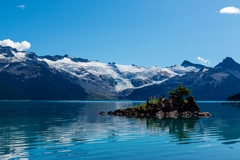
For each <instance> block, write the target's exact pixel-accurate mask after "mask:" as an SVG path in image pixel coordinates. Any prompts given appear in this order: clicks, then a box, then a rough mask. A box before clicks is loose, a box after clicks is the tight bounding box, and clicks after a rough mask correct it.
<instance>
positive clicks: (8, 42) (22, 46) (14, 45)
mask: <svg viewBox="0 0 240 160" xmlns="http://www.w3.org/2000/svg"><path fill="white" fill-rule="evenodd" d="M0 45H1V46H3V47H4V46H10V47H12V48H16V49H17V50H19V51H23V50H26V49H29V48H30V47H31V44H30V43H29V42H27V41H22V42H21V43H19V42H13V41H12V40H10V39H5V40H3V41H0Z"/></svg>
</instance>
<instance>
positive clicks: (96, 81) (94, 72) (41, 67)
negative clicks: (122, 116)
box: [0, 46, 240, 100]
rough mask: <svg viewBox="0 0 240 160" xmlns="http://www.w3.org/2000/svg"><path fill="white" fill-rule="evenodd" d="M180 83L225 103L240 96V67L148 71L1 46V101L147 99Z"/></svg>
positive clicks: (234, 64) (204, 97)
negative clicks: (236, 95)
mask: <svg viewBox="0 0 240 160" xmlns="http://www.w3.org/2000/svg"><path fill="white" fill-rule="evenodd" d="M180 83H181V84H182V85H183V86H186V87H187V88H189V89H190V90H191V91H192V94H193V95H194V97H195V98H196V100H226V99H227V97H228V96H230V95H233V94H237V93H239V92H240V85H239V84H240V64H238V63H237V62H235V61H234V60H233V59H232V58H230V57H227V58H225V59H224V60H223V61H222V62H220V63H219V64H218V65H216V66H215V67H206V66H204V65H202V64H194V63H191V62H189V61H186V60H185V61H184V62H183V63H182V64H181V66H177V65H175V66H172V67H166V68H158V67H156V66H152V67H149V68H145V67H142V66H137V65H120V64H115V63H114V62H112V63H110V62H109V63H101V62H98V61H90V60H88V59H83V58H75V57H71V56H69V55H64V56H60V55H55V56H50V55H46V56H37V55H36V54H35V53H33V52H26V51H18V50H16V49H15V48H11V47H2V46H0V99H2V100H145V99H147V98H148V97H150V96H154V95H167V91H169V90H171V89H172V88H175V87H176V86H178V84H180Z"/></svg>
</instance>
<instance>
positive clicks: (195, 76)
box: [127, 57, 240, 101]
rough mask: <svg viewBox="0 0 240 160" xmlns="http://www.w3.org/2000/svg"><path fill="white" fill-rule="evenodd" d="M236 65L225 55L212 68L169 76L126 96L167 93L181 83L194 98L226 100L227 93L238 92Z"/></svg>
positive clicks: (143, 97)
mask: <svg viewBox="0 0 240 160" xmlns="http://www.w3.org/2000/svg"><path fill="white" fill-rule="evenodd" d="M232 64H233V65H232ZM238 66H239V64H238V63H237V62H235V61H234V60H233V59H232V58H230V57H227V58H226V59H224V60H223V62H221V63H219V64H218V65H216V66H215V67H214V68H210V67H208V68H207V67H205V68H202V69H201V70H199V71H198V72H188V73H186V74H184V75H182V76H175V77H172V78H169V79H168V80H167V81H165V82H163V83H161V84H159V85H153V86H149V87H144V88H141V89H136V90H134V91H133V92H132V93H131V94H129V96H128V97H127V98H128V99H134V100H139V99H147V98H148V97H149V96H151V95H158V94H160V95H167V91H169V90H171V89H172V88H176V87H177V85H178V84H182V85H183V86H186V87H187V88H188V89H190V90H191V91H192V94H193V95H194V97H195V98H196V100H206V101H214V100H227V98H228V96H229V95H233V94H236V93H239V92H240V76H239V75H240V70H239V68H238ZM140 93H141V94H140Z"/></svg>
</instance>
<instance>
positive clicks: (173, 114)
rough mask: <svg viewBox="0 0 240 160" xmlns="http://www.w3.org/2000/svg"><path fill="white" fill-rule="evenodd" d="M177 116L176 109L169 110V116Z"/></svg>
mask: <svg viewBox="0 0 240 160" xmlns="http://www.w3.org/2000/svg"><path fill="white" fill-rule="evenodd" d="M178 116H179V114H178V111H176V110H175V111H171V112H169V117H171V118H177V117H178Z"/></svg>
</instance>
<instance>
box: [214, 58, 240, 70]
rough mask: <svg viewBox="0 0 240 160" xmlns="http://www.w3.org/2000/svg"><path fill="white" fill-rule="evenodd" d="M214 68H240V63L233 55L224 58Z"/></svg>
mask: <svg viewBox="0 0 240 160" xmlns="http://www.w3.org/2000/svg"><path fill="white" fill-rule="evenodd" d="M214 68H216V69H218V68H223V69H230V70H240V64H239V63H237V62H236V61H234V60H233V58H231V57H226V58H225V59H223V61H222V62H220V63H219V64H218V65H216V66H215V67H214Z"/></svg>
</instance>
